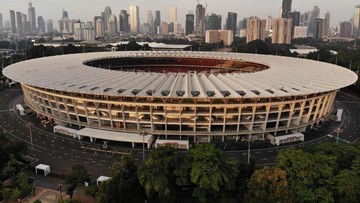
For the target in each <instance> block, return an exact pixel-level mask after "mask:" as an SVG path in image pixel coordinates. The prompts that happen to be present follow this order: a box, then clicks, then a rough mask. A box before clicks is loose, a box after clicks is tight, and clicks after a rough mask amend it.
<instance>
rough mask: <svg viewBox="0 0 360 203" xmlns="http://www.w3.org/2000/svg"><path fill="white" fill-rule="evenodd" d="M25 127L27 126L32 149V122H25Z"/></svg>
mask: <svg viewBox="0 0 360 203" xmlns="http://www.w3.org/2000/svg"><path fill="white" fill-rule="evenodd" d="M26 127H28V128H29V132H30V143H31V148H32V149H34V144H33V139H32V127H34V124H33V123H32V122H28V123H27V124H26Z"/></svg>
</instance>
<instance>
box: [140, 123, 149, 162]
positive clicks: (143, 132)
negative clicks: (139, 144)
mask: <svg viewBox="0 0 360 203" xmlns="http://www.w3.org/2000/svg"><path fill="white" fill-rule="evenodd" d="M139 134H140V136H142V138H143V162H145V136H146V135H147V132H145V131H144V130H143V131H141V132H140V133H139Z"/></svg>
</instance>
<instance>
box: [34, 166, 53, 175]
mask: <svg viewBox="0 0 360 203" xmlns="http://www.w3.org/2000/svg"><path fill="white" fill-rule="evenodd" d="M38 170H43V171H44V176H47V175H49V174H50V166H49V165H45V164H39V165H37V166H36V167H35V173H36V174H38Z"/></svg>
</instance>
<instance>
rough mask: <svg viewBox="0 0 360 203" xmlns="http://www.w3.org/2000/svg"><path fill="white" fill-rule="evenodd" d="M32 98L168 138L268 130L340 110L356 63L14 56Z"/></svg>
mask: <svg viewBox="0 0 360 203" xmlns="http://www.w3.org/2000/svg"><path fill="white" fill-rule="evenodd" d="M3 73H4V75H5V76H7V77H8V78H11V79H12V80H15V81H18V82H20V83H21V87H22V90H23V92H24V101H25V103H26V104H27V105H28V106H29V107H30V108H31V109H33V110H34V111H36V112H37V114H39V115H41V116H43V117H45V118H47V119H49V120H54V121H55V122H56V123H57V124H59V125H63V126H66V125H72V126H79V127H80V128H82V127H91V128H96V129H103V130H110V131H119V132H124V133H139V132H147V133H148V134H151V135H158V136H161V137H163V138H164V139H165V138H166V139H189V140H194V141H195V142H208V141H210V140H212V139H224V138H225V137H228V138H231V139H248V138H251V139H253V140H255V139H264V138H266V137H267V135H272V136H280V135H285V134H289V133H298V132H304V131H305V130H306V129H307V128H311V127H313V126H314V125H316V124H318V123H320V122H322V121H324V120H325V119H326V118H327V117H328V116H329V115H330V114H331V113H332V111H333V106H334V100H335V97H336V94H337V92H338V90H339V89H341V88H343V87H346V86H349V85H351V84H353V83H354V82H355V81H356V80H357V76H356V74H355V73H353V72H352V71H350V70H348V69H345V68H341V67H339V66H335V65H332V64H327V63H321V62H317V61H311V60H305V59H297V58H289V57H279V56H265V55H253V54H235V53H218V52H174V51H169V52H106V53H87V54H74V55H62V56H54V57H46V58H39V59H34V60H28V61H25V62H21V63H17V64H13V65H11V66H9V67H7V68H5V69H4V71H3Z"/></svg>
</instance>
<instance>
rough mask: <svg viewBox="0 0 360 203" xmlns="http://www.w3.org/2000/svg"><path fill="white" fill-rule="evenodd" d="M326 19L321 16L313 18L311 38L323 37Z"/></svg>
mask: <svg viewBox="0 0 360 203" xmlns="http://www.w3.org/2000/svg"><path fill="white" fill-rule="evenodd" d="M325 26H326V20H325V19H322V18H317V19H316V20H315V30H314V35H313V38H315V39H323V38H325V36H326V34H325V29H326V27H325Z"/></svg>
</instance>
